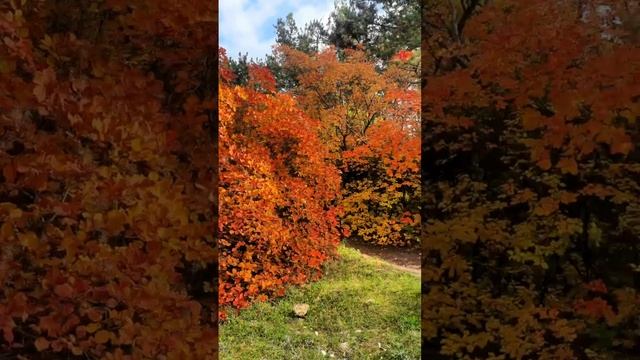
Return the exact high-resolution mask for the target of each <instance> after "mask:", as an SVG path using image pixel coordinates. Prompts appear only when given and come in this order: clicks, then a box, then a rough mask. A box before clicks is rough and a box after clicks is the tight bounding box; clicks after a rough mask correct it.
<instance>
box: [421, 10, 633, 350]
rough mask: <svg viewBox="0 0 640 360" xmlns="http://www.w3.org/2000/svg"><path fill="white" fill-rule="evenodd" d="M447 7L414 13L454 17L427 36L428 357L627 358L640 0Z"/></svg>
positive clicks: (425, 302)
mask: <svg viewBox="0 0 640 360" xmlns="http://www.w3.org/2000/svg"><path fill="white" fill-rule="evenodd" d="M461 3H462V5H463V7H464V6H467V7H466V9H467V10H468V11H467V12H463V13H462V15H460V13H456V14H458V16H457V17H456V16H452V12H454V13H455V11H454V10H451V8H449V10H447V6H448V5H449V4H448V3H445V2H442V3H438V2H436V4H435V5H434V7H433V9H434V13H435V15H434V13H432V14H430V16H435V19H434V18H427V19H425V21H429V22H430V23H436V22H437V21H438V19H437V17H438V14H442V16H443V18H442V19H441V20H442V21H444V22H445V23H446V22H448V21H450V19H452V18H454V19H456V21H455V22H454V24H455V27H454V28H451V27H447V26H443V27H442V28H438V27H436V26H434V27H433V28H431V31H432V32H431V33H430V37H429V38H427V39H425V41H426V44H425V45H426V46H427V48H428V49H431V51H429V52H428V53H426V54H425V58H427V60H426V61H429V62H428V63H426V61H425V65H427V66H425V67H426V70H425V73H424V76H425V79H424V80H425V83H426V87H425V88H424V90H423V96H424V98H423V99H424V104H425V107H424V109H423V111H424V112H423V114H424V117H423V122H424V124H425V125H424V126H425V128H426V129H429V131H428V133H426V134H424V133H423V136H424V144H425V149H424V152H423V159H424V160H423V174H424V176H423V179H424V181H425V183H424V189H425V190H426V191H425V194H424V204H423V208H424V213H423V218H425V222H424V233H423V236H424V240H423V252H424V254H425V259H424V260H425V262H424V264H423V281H424V282H425V287H424V289H425V290H426V292H425V294H424V298H423V299H424V300H423V329H424V335H425V337H424V341H425V345H426V347H427V348H428V349H429V354H432V355H433V356H436V354H439V355H440V356H448V357H455V358H474V359H488V358H491V359H499V358H502V359H504V358H509V359H510V358H514V359H524V358H541V359H575V358H598V359H600V358H601V359H605V358H606V359H608V358H633V356H634V354H637V351H638V350H639V348H638V344H640V338H639V337H638V334H637V329H638V328H639V327H640V324H639V323H638V314H639V313H638V310H637V309H638V308H639V307H638V304H639V301H640V296H639V295H638V288H639V286H640V282H639V279H640V277H639V276H638V275H639V274H638V268H637V263H638V260H639V258H638V256H639V254H640V252H638V247H637V239H638V235H639V233H638V232H637V228H638V225H637V221H638V218H639V215H640V213H639V212H638V205H639V204H638V200H637V199H638V195H640V194H639V192H638V191H639V189H640V187H639V186H638V185H639V184H638V183H637V180H636V179H637V171H638V160H640V158H639V156H640V154H639V153H638V151H637V148H636V146H635V145H634V144H635V143H636V142H637V141H638V134H639V133H638V127H637V120H638V116H639V114H640V113H639V110H640V107H639V106H638V105H639V104H638V99H640V87H638V84H639V83H638V81H637V79H638V77H639V75H640V66H638V64H640V61H639V60H640V49H639V48H638V43H637V41H634V40H633V39H634V37H633V36H632V32H630V31H628V30H629V25H631V24H630V23H629V22H626V23H625V22H624V21H622V19H625V18H628V16H629V15H628V14H630V13H633V11H637V10H636V9H637V5H638V4H637V3H633V2H626V3H625V4H620V2H605V1H600V2H595V1H594V2H591V1H583V2H574V1H550V0H535V1H527V2H519V1H499V2H498V1H496V2H492V3H490V4H482V6H480V5H481V4H479V2H470V1H462V2H461ZM471 3H473V4H471ZM437 5H440V7H438V6H437ZM470 5H473V6H471V7H469V6H470ZM634 6H635V8H634ZM447 11H449V12H447ZM464 14H468V15H464ZM424 16H426V14H425V15H424ZM463 19H464V21H462V20H463ZM425 26H428V25H425Z"/></svg>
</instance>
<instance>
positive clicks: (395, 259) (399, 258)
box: [345, 241, 421, 276]
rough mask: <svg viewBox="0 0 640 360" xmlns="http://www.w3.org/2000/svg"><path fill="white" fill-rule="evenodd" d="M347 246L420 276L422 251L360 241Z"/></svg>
mask: <svg viewBox="0 0 640 360" xmlns="http://www.w3.org/2000/svg"><path fill="white" fill-rule="evenodd" d="M345 245H346V246H348V247H351V248H354V249H357V250H359V251H360V253H362V255H364V256H365V257H369V258H375V259H378V260H381V261H383V262H386V263H388V264H389V265H391V266H392V267H394V268H396V269H398V270H402V271H405V272H408V273H411V274H413V275H417V276H420V271H421V270H420V264H421V262H420V249H416V248H411V249H406V248H395V247H384V246H377V245H373V244H368V243H364V242H358V241H349V242H345Z"/></svg>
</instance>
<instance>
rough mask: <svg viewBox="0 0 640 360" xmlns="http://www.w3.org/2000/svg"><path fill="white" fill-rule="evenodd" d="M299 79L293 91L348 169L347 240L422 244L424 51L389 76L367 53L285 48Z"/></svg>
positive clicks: (398, 63) (402, 60)
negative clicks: (418, 81)
mask: <svg viewBox="0 0 640 360" xmlns="http://www.w3.org/2000/svg"><path fill="white" fill-rule="evenodd" d="M278 51H280V52H281V53H282V54H283V56H284V58H285V64H286V66H288V67H290V68H293V69H295V71H296V72H297V73H298V74H299V76H298V78H297V82H298V86H297V87H296V88H294V89H293V90H292V92H293V94H294V95H295V98H296V101H297V103H298V104H300V107H301V108H302V109H304V111H305V112H306V113H307V114H309V116H311V117H312V118H315V119H319V120H320V128H319V133H320V138H321V139H322V141H323V142H324V143H325V144H327V145H328V147H329V150H330V152H331V155H332V159H333V161H334V162H335V164H336V165H337V166H338V167H339V168H340V169H341V170H342V184H343V191H342V197H343V201H342V202H341V206H342V207H343V209H344V216H343V217H342V225H343V227H344V230H345V233H346V234H347V236H351V237H356V238H360V239H363V240H366V241H371V242H374V243H378V244H385V245H386V244H394V245H412V244H413V245H415V244H416V243H417V239H418V237H417V232H416V229H417V224H419V222H418V220H417V210H418V209H417V201H418V199H419V191H417V190H418V187H419V186H418V183H419V182H418V181H419V180H418V161H419V154H420V150H419V142H418V138H419V126H418V121H419V117H418V92H417V91H416V86H415V81H414V79H415V69H416V68H415V67H412V66H414V65H415V63H414V64H413V65H412V61H415V59H416V57H417V56H416V54H414V53H412V52H411V51H403V52H400V53H399V54H398V56H397V57H395V58H394V60H393V62H392V64H391V65H390V66H389V68H388V69H387V70H386V71H385V72H382V73H381V72H379V71H378V69H376V66H375V64H374V63H373V62H372V61H371V60H368V59H367V57H366V54H365V53H364V52H363V51H360V50H345V52H344V55H345V56H344V58H343V59H340V58H339V56H338V54H337V53H336V50H335V49H334V48H328V49H326V50H324V51H322V52H320V53H318V54H312V55H309V54H306V53H303V52H300V51H297V50H295V49H291V48H287V47H281V48H279V50H278Z"/></svg>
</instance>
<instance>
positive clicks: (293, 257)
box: [218, 53, 340, 308]
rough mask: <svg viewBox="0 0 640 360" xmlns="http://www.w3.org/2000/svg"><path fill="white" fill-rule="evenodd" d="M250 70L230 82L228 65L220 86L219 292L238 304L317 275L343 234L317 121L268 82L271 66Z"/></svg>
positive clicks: (333, 175)
mask: <svg viewBox="0 0 640 360" xmlns="http://www.w3.org/2000/svg"><path fill="white" fill-rule="evenodd" d="M221 63H222V64H223V65H224V63H225V57H224V53H223V54H222V56H221ZM251 71H252V72H257V73H252V74H250V78H251V79H252V82H253V83H252V84H251V85H250V86H249V87H232V86H230V85H229V84H228V83H227V81H226V80H228V79H225V78H224V77H225V76H227V74H228V72H227V71H226V70H225V69H224V68H223V69H222V71H221V73H222V74H223V75H224V76H223V77H222V81H221V82H220V90H219V112H220V152H219V155H220V222H219V230H220V238H219V241H218V243H219V246H220V282H219V299H220V305H221V306H224V305H232V306H235V307H238V308H242V307H245V306H247V305H248V304H249V302H250V301H252V300H256V299H257V300H261V299H266V298H268V297H271V296H277V295H282V294H283V293H284V290H285V288H286V286H287V285H288V284H299V283H303V282H305V281H307V280H308V279H315V278H317V277H318V276H320V273H321V264H322V263H323V262H324V261H325V260H326V259H328V258H329V257H331V256H333V255H334V254H335V251H336V248H337V245H338V242H339V237H338V232H337V221H336V209H335V208H334V207H333V203H334V199H335V198H336V196H337V194H338V191H339V185H340V178H339V175H338V172H337V170H336V168H335V167H334V166H332V165H330V164H329V163H328V162H327V161H326V158H328V156H329V154H328V151H327V150H326V147H325V145H323V144H322V143H321V142H320V140H319V139H318V137H317V128H318V126H319V123H318V122H316V121H314V120H312V119H310V118H308V117H307V116H306V115H305V114H304V113H303V112H301V111H300V110H299V109H298V108H297V107H296V103H295V101H294V99H293V98H292V97H291V96H289V95H286V94H273V93H272V92H271V91H270V90H269V89H273V84H272V83H270V82H271V81H273V76H270V75H269V74H267V73H266V69H263V68H258V67H252V69H251ZM260 89H262V90H264V93H263V92H260V91H259V90H260Z"/></svg>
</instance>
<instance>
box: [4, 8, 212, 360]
mask: <svg viewBox="0 0 640 360" xmlns="http://www.w3.org/2000/svg"><path fill="white" fill-rule="evenodd" d="M212 28H215V14H214V9H213V3H212V2H208V1H191V2H188V3H185V2H182V1H170V0H166V1H146V0H134V1H129V2H126V3H124V2H118V1H106V2H102V1H100V2H86V1H75V0H67V1H22V2H20V1H5V2H2V4H0V38H1V39H2V45H0V109H1V110H0V151H1V152H2V156H0V169H2V174H1V176H0V259H1V260H0V279H1V280H2V284H3V286H2V289H1V290H0V299H2V300H1V303H0V329H1V333H2V334H1V335H2V340H1V341H0V347H1V348H2V353H3V354H9V355H10V356H18V357H19V356H22V357H23V358H33V359H36V358H42V359H57V358H60V359H62V358H64V359H69V358H76V357H81V358H92V359H98V358H100V359H159V358H166V359H187V358H198V359H211V358H214V357H215V355H216V344H215V341H212V340H213V338H214V336H215V334H216V333H215V331H216V330H215V329H216V327H215V321H216V317H215V316H212V315H213V313H214V311H212V309H211V304H212V303H213V301H211V300H212V298H213V296H214V294H213V293H212V292H210V291H209V290H208V289H210V288H212V286H211V285H212V283H214V282H215V270H216V265H217V264H216V258H217V256H216V252H215V244H214V241H213V239H214V230H215V228H214V227H213V223H214V221H215V213H214V203H213V201H212V200H214V198H215V197H214V196H212V192H213V191H214V189H215V181H214V180H215V179H214V176H215V168H214V165H215V158H214V156H213V154H214V151H215V147H214V145H215V144H214V142H215V133H214V131H215V121H214V120H215V118H216V116H215V113H214V111H213V110H214V104H215V102H214V96H215V90H216V89H215V87H214V86H212V85H213V83H214V82H215V80H216V79H215V70H216V66H215V63H216V60H217V58H216V44H215V36H212V35H213V33H212ZM38 353H40V355H41V356H39V355H38Z"/></svg>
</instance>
